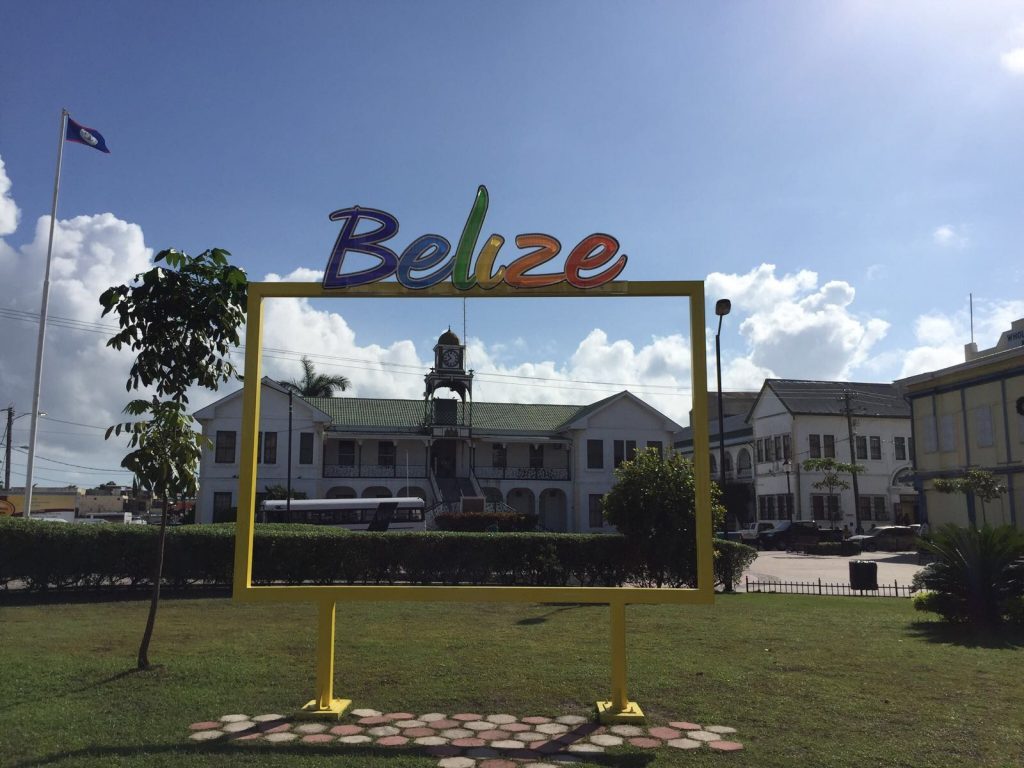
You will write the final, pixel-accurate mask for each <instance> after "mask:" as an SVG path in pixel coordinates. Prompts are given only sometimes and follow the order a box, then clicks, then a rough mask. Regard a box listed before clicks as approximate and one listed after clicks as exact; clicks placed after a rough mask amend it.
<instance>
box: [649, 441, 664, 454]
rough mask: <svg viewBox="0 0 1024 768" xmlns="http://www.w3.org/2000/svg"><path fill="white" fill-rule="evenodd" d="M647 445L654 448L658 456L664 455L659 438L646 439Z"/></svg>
mask: <svg viewBox="0 0 1024 768" xmlns="http://www.w3.org/2000/svg"><path fill="white" fill-rule="evenodd" d="M647 447H648V448H654V449H655V450H656V451H657V452H658V456H664V455H665V448H664V446H663V445H662V443H661V440H648V441H647Z"/></svg>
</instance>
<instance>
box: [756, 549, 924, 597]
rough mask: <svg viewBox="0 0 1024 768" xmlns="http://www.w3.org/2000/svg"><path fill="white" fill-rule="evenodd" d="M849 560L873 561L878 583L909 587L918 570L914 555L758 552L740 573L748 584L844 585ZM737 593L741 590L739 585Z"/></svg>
mask: <svg viewBox="0 0 1024 768" xmlns="http://www.w3.org/2000/svg"><path fill="white" fill-rule="evenodd" d="M851 560H873V561H874V562H876V563H878V583H879V584H893V583H898V584H899V585H900V586H909V585H910V582H911V581H912V580H913V578H914V574H915V573H917V572H918V571H919V570H921V568H922V566H921V565H920V564H919V563H918V561H917V553H916V552H864V553H862V554H860V555H857V556H856V557H838V556H835V555H829V556H825V555H804V554H801V553H799V552H776V551H765V552H758V554H757V560H755V561H754V562H753V563H752V564H751V566H750V567H749V568H748V569H747V570H746V571H744V573H743V575H744V577H748V578H750V580H751V581H753V580H755V579H756V580H758V581H787V582H817V581H818V579H821V581H822V583H825V584H848V583H849V581H850V561H851ZM738 588H739V589H741V590H742V589H743V588H744V582H743V581H740V583H739V586H738Z"/></svg>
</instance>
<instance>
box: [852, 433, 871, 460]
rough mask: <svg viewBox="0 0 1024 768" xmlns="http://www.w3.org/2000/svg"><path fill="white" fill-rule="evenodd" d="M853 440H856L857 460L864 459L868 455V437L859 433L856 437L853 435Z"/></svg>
mask: <svg viewBox="0 0 1024 768" xmlns="http://www.w3.org/2000/svg"><path fill="white" fill-rule="evenodd" d="M854 440H856V441H857V443H856V445H857V459H858V461H859V460H861V459H866V458H867V457H868V439H867V438H866V437H863V436H861V435H857V437H855V438H854Z"/></svg>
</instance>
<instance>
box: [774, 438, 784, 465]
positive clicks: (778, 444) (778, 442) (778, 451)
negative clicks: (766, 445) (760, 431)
mask: <svg viewBox="0 0 1024 768" xmlns="http://www.w3.org/2000/svg"><path fill="white" fill-rule="evenodd" d="M772 442H773V443H774V444H775V460H776V461H782V435H776V436H775V437H774V438H772Z"/></svg>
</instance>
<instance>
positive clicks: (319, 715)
mask: <svg viewBox="0 0 1024 768" xmlns="http://www.w3.org/2000/svg"><path fill="white" fill-rule="evenodd" d="M351 705H352V699H331V705H330V706H329V707H327V708H321V707H320V702H319V701H317V700H316V699H312V700H311V701H309V702H307V703H306V706H304V707H303V708H302V709H300V710H299V711H298V712H296V713H295V717H297V718H301V719H303V720H340V719H341V716H342V715H343V714H345V710H346V709H348V708H349V707H350V706H351Z"/></svg>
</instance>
